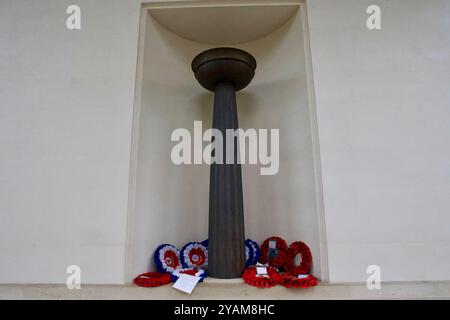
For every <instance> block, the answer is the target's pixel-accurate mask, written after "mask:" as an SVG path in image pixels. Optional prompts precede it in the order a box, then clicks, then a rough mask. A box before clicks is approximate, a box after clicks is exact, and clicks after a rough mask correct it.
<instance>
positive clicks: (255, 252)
mask: <svg viewBox="0 0 450 320" xmlns="http://www.w3.org/2000/svg"><path fill="white" fill-rule="evenodd" d="M245 243H246V244H247V243H249V244H250V245H251V247H252V249H253V261H252V264H251V265H254V264H256V263H257V262H258V260H259V257H260V256H261V251H260V250H259V246H258V244H257V243H256V242H255V241H253V240H251V239H247V240H245Z"/></svg>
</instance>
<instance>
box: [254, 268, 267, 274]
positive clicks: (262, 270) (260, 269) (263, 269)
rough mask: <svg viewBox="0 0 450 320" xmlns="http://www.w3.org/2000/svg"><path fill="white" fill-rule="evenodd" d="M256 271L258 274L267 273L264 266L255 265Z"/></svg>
mask: <svg viewBox="0 0 450 320" xmlns="http://www.w3.org/2000/svg"><path fill="white" fill-rule="evenodd" d="M256 273H257V274H258V275H259V276H262V275H267V268H266V267H256Z"/></svg>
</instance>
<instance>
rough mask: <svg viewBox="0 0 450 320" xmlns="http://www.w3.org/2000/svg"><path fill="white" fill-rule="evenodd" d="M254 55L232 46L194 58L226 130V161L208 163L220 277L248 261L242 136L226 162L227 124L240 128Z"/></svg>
mask: <svg viewBox="0 0 450 320" xmlns="http://www.w3.org/2000/svg"><path fill="white" fill-rule="evenodd" d="M255 68H256V61H255V59H254V58H253V56H251V55H250V54H249V53H247V52H245V51H242V50H239V49H234V48H215V49H211V50H207V51H204V52H202V53H200V54H199V55H197V56H196V57H195V58H194V60H193V61H192V70H193V71H194V73H195V77H196V79H197V80H198V82H199V83H200V84H201V85H202V86H203V87H204V88H206V89H207V90H210V91H214V92H215V96H214V115H213V128H215V129H218V130H220V132H221V133H222V136H223V152H222V155H223V163H213V164H211V168H210V186H209V234H208V240H209V241H208V242H209V244H208V245H209V249H208V271H209V274H210V276H212V277H215V278H221V279H230V278H238V277H240V276H241V274H242V272H243V271H244V267H245V248H244V241H245V234H244V207H243V196H242V175H241V165H240V164H239V163H238V161H237V156H238V152H237V149H238V141H237V139H236V138H234V139H233V140H234V141H233V144H232V148H233V149H234V159H233V160H234V161H233V163H230V164H228V163H226V158H227V157H226V154H227V152H226V146H227V137H226V130H227V129H233V130H235V129H237V128H238V115H237V106H236V94H235V93H236V91H238V90H241V89H243V88H245V87H246V86H247V85H248V84H249V83H250V81H251V80H252V79H253V76H254V74H255Z"/></svg>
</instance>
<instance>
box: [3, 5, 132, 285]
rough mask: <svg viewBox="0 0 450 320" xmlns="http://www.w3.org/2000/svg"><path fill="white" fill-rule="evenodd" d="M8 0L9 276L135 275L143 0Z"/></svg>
mask: <svg viewBox="0 0 450 320" xmlns="http://www.w3.org/2000/svg"><path fill="white" fill-rule="evenodd" d="M72 3H73V1H61V0H46V1H17V0H2V1H0V30H1V32H0V48H1V49H0V146H1V152H0V282H1V283H64V282H65V281H66V277H67V274H66V267H67V266H68V265H71V264H77V265H79V266H80V267H81V270H82V281H83V282H84V283H122V282H123V278H124V276H123V275H124V256H125V238H126V236H125V230H126V221H127V202H128V179H129V158H130V143H131V124H132V110H133V100H134V82H135V69H136V56H137V41H138V28H139V3H138V1H120V0H107V1H90V0H80V1H76V4H78V5H79V6H81V9H82V25H81V30H79V31H78V30H77V31H69V30H67V29H66V17H67V16H68V15H67V14H66V8H67V6H68V5H70V4H72Z"/></svg>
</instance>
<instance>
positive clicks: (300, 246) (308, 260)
mask: <svg viewBox="0 0 450 320" xmlns="http://www.w3.org/2000/svg"><path fill="white" fill-rule="evenodd" d="M298 254H299V255H300V257H301V259H302V260H301V262H300V264H299V265H295V257H296V256H297V255H298ZM311 264H312V254H311V250H310V249H309V247H308V246H307V245H306V244H305V243H304V242H301V241H296V242H293V243H291V245H290V246H289V249H288V259H287V261H286V264H285V265H284V267H285V269H286V271H288V272H289V273H291V274H293V275H298V274H308V273H309V272H310V270H311Z"/></svg>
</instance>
